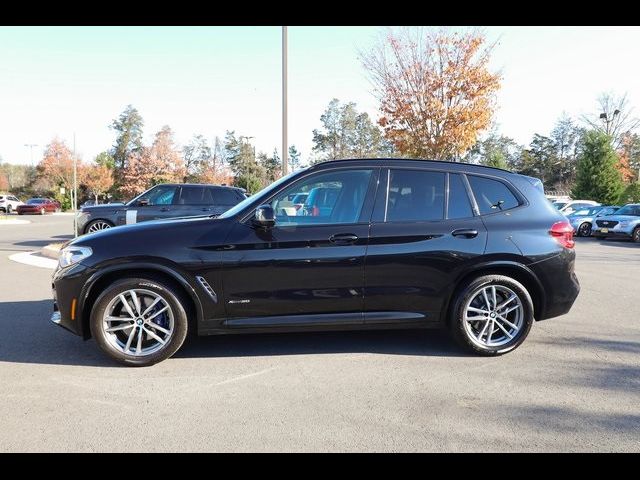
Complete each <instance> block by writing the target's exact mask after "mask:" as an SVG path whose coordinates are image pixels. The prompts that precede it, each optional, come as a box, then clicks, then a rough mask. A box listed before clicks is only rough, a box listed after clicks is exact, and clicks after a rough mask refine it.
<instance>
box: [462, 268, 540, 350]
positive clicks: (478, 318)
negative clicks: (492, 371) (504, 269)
mask: <svg viewBox="0 0 640 480" xmlns="http://www.w3.org/2000/svg"><path fill="white" fill-rule="evenodd" d="M533 320H534V319H533V302H532V300H531V295H529V292H528V291H527V289H526V288H525V287H524V286H523V285H522V284H521V283H520V282H518V281H516V280H514V279H513V278H511V277H507V276H505V275H484V276H481V277H478V278H475V279H474V280H472V281H470V282H467V283H466V284H465V285H463V286H462V288H460V289H459V291H458V293H457V295H456V297H455V299H454V303H453V308H452V310H451V318H450V324H449V326H450V329H451V332H452V334H453V337H454V338H455V339H456V341H457V342H458V343H459V344H460V345H462V346H463V347H464V348H465V349H467V350H469V351H471V352H473V353H476V354H479V355H486V356H491V355H501V354H504V353H507V352H509V351H511V350H513V349H515V348H517V347H518V346H519V345H520V344H521V343H522V342H523V341H524V339H525V338H526V337H527V335H528V334H529V330H530V329H531V325H532V324H533Z"/></svg>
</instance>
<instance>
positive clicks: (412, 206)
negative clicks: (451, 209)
mask: <svg viewBox="0 0 640 480" xmlns="http://www.w3.org/2000/svg"><path fill="white" fill-rule="evenodd" d="M389 175H391V177H390V179H389V195H388V197H387V215H386V220H387V221H388V222H408V221H433V220H442V219H443V218H444V173H441V172H430V171H420V170H391V171H390V172H389Z"/></svg>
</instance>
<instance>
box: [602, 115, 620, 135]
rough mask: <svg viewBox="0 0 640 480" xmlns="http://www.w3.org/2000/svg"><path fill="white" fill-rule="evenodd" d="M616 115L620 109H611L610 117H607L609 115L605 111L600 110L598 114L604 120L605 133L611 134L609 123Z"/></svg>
mask: <svg viewBox="0 0 640 480" xmlns="http://www.w3.org/2000/svg"><path fill="white" fill-rule="evenodd" d="M616 115H620V110H618V109H615V110H614V111H613V115H611V119H609V116H608V115H607V112H602V113H601V114H600V118H601V119H603V120H604V132H605V133H606V134H607V135H611V133H612V132H611V131H609V125H611V124H612V123H613V121H614V120H615V118H616Z"/></svg>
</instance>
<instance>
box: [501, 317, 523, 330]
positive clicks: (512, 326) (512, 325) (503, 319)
mask: <svg viewBox="0 0 640 480" xmlns="http://www.w3.org/2000/svg"><path fill="white" fill-rule="evenodd" d="M498 318H499V319H500V320H502V321H503V322H504V323H506V324H507V325H509V326H510V327H511V328H513V329H514V330H518V326H517V325H515V324H513V323H511V322H510V321H509V320H507V319H506V318H504V317H503V316H502V315H500V314H498Z"/></svg>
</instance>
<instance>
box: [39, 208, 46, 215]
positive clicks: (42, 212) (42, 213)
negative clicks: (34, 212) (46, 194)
mask: <svg viewBox="0 0 640 480" xmlns="http://www.w3.org/2000/svg"><path fill="white" fill-rule="evenodd" d="M45 213H47V211H46V210H45V209H44V207H42V208H41V209H40V215H44V214H45Z"/></svg>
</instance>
